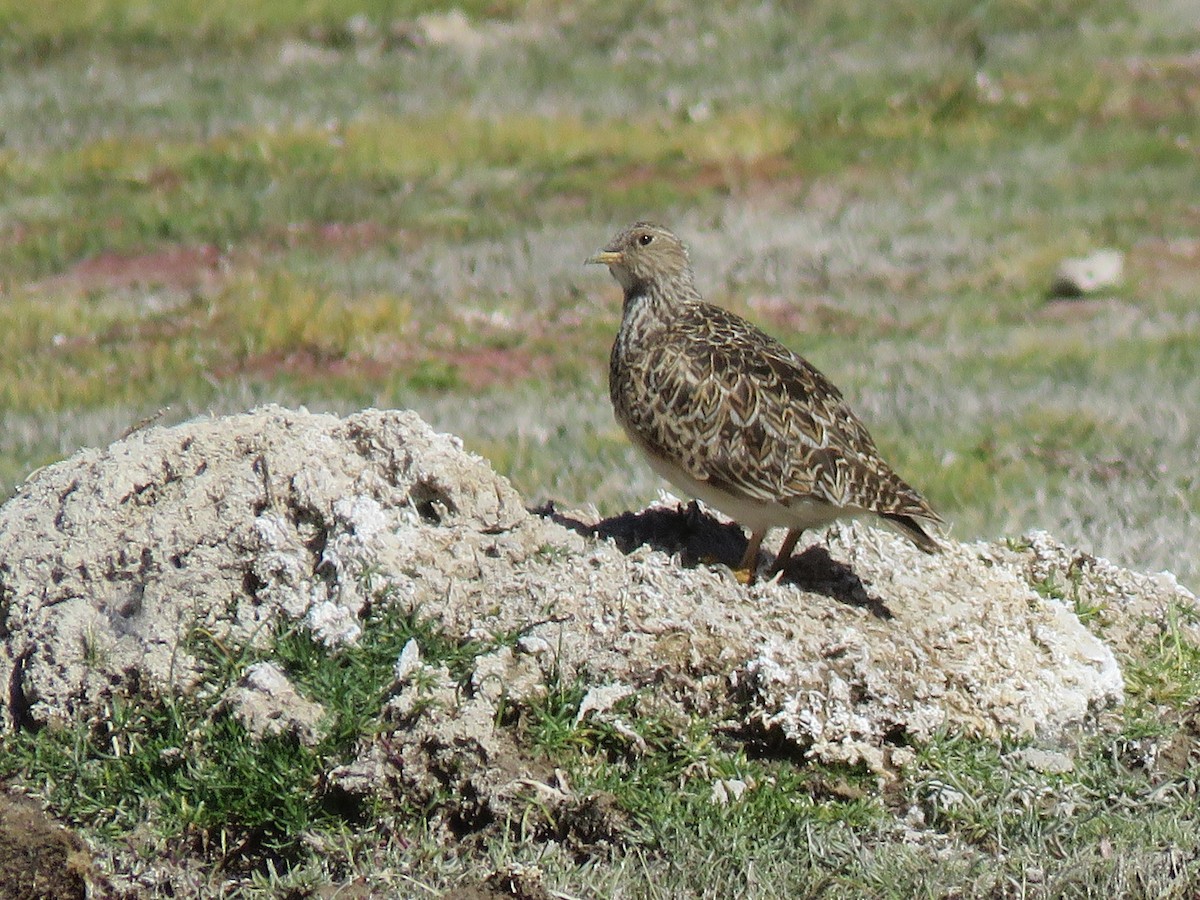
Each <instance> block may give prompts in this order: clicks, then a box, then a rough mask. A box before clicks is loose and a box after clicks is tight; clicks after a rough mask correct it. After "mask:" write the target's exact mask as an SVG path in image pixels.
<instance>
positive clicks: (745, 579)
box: [733, 566, 758, 585]
mask: <svg viewBox="0 0 1200 900" xmlns="http://www.w3.org/2000/svg"><path fill="white" fill-rule="evenodd" d="M733 577H734V580H736V581H737V583H738V584H744V585H751V584H754V581H755V579H756V578H757V577H758V571H757V570H756V569H755V567H754V566H737V567H735V568H734V569H733Z"/></svg>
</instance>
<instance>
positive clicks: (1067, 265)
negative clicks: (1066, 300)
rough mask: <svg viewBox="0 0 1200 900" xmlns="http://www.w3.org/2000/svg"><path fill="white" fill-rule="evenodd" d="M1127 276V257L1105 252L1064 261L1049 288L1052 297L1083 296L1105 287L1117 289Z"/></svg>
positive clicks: (1118, 252) (1121, 254) (1115, 251)
mask: <svg viewBox="0 0 1200 900" xmlns="http://www.w3.org/2000/svg"><path fill="white" fill-rule="evenodd" d="M1124 273H1125V254H1124V253H1122V252H1121V251H1120V250H1112V249H1104V250H1097V251H1095V252H1094V253H1089V254H1088V255H1087V256H1075V257H1071V258H1069V259H1064V260H1063V261H1062V262H1061V263H1059V265H1058V271H1057V272H1055V273H1054V282H1053V283H1052V284H1051V286H1050V295H1051V296H1052V297H1082V296H1084V295H1085V294H1094V293H1096V292H1097V291H1102V290H1105V289H1106V288H1112V287H1116V286H1117V285H1119V284H1120V283H1121V280H1122V278H1123V277H1124Z"/></svg>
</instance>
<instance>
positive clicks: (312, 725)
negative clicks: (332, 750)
mask: <svg viewBox="0 0 1200 900" xmlns="http://www.w3.org/2000/svg"><path fill="white" fill-rule="evenodd" d="M224 702H225V703H226V704H227V705H228V706H229V707H230V708H231V709H232V710H233V713H234V715H235V716H237V718H238V720H239V721H241V723H242V724H243V725H244V726H245V727H246V730H247V731H249V732H250V733H251V734H253V735H255V736H257V737H262V736H264V735H280V734H290V735H293V736H294V737H295V738H296V739H297V740H298V741H300V743H302V744H304V745H306V746H309V747H314V746H316V744H317V742H318V741H319V740H320V739H321V736H322V728H321V720H322V718H323V717H324V715H325V709H324V708H323V707H322V706H321V704H319V703H314V702H312V701H311V700H306V699H305V698H304V697H302V696H300V694H299V693H298V692H297V691H296V689H295V688H294V687H293V686H292V683H291V682H290V681H288V679H287V676H286V675H284V674H283V672H281V671H280V670H279V669H278V668H277V667H276V666H275V665H274V664H272V663H269V662H257V663H254V664H253V665H252V666H250V668H248V669H247V670H246V673H245V674H244V675H243V676H242V679H241V681H239V682H238V684H237V685H236V686H234V687H232V688H230V689H229V690H228V691H227V692H226V694H225V698H224Z"/></svg>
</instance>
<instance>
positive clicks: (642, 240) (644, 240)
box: [638, 234, 654, 247]
mask: <svg viewBox="0 0 1200 900" xmlns="http://www.w3.org/2000/svg"><path fill="white" fill-rule="evenodd" d="M653 240H654V235H652V234H641V235H638V243H639V244H641V245H642V246H643V247H645V246H647V245H648V244H649V243H650V242H651V241H653Z"/></svg>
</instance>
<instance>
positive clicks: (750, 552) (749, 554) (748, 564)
mask: <svg viewBox="0 0 1200 900" xmlns="http://www.w3.org/2000/svg"><path fill="white" fill-rule="evenodd" d="M766 536H767V532H766V530H765V529H764V530H762V531H755V532H752V533H751V535H750V540H749V541H748V542H747V543H746V552H745V553H743V554H742V561H741V562H740V563H738V567H737V568H736V569H734V570H733V577H734V578H736V579H737V580H738V581H740V582H741V583H742V584H750V583H751V582H753V581H754V573H755V570H756V569H757V568H758V548H759V546H760V545H761V544H762V542H763V538H765V537H766Z"/></svg>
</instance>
